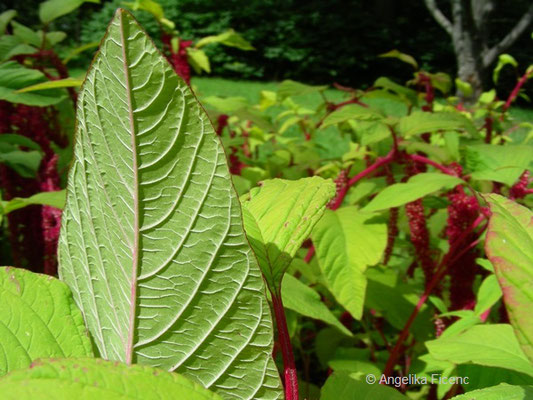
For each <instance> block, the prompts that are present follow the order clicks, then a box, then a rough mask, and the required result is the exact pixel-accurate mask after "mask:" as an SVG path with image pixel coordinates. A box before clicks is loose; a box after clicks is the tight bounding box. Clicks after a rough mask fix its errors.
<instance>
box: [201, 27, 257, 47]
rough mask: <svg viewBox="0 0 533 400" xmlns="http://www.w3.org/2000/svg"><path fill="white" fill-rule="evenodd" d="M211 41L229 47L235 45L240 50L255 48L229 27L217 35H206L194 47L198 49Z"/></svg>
mask: <svg viewBox="0 0 533 400" xmlns="http://www.w3.org/2000/svg"><path fill="white" fill-rule="evenodd" d="M211 43H220V44H223V45H225V46H229V47H236V48H238V49H240V50H255V48H254V47H253V46H252V45H251V44H250V42H248V41H247V40H246V39H244V38H243V37H242V36H241V35H240V34H238V33H237V32H235V31H234V30H233V29H229V30H227V31H226V32H222V33H220V34H218V35H213V36H206V37H204V38H202V39H200V40H199V41H198V43H196V46H195V47H196V48H197V49H199V48H201V47H203V46H205V45H208V44H211Z"/></svg>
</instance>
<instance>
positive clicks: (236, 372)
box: [59, 9, 281, 399]
mask: <svg viewBox="0 0 533 400" xmlns="http://www.w3.org/2000/svg"><path fill="white" fill-rule="evenodd" d="M77 121H78V124H77V131H76V135H77V138H76V145H75V148H74V160H73V164H72V167H71V170H70V173H69V181H68V187H67V204H66V207H65V210H64V213H63V219H62V227H61V235H60V242H59V263H60V266H59V273H60V276H61V278H62V279H63V280H64V281H65V282H67V283H68V284H69V286H70V287H71V288H72V290H73V292H74V294H75V299H76V301H77V303H78V305H79V306H80V308H81V310H82V312H83V315H84V318H85V321H86V323H87V326H88V328H89V330H90V331H91V333H92V336H93V338H94V342H95V344H96V346H97V347H98V350H99V352H100V355H101V356H102V357H103V358H105V359H110V360H118V361H124V362H126V363H132V362H133V363H139V364H147V365H151V366H156V367H161V368H164V369H167V370H170V371H177V372H180V373H182V374H184V375H186V376H190V377H193V378H194V379H195V380H196V381H198V382H200V383H202V384H203V385H204V386H205V387H208V388H211V389H212V390H213V391H215V392H217V393H218V394H220V395H221V396H222V397H224V398H241V399H251V398H254V399H256V398H263V399H271V398H279V397H280V396H281V391H280V380H279V375H278V372H277V371H276V368H275V365H274V363H273V360H272V358H271V352H272V337H273V332H272V323H271V317H270V311H269V308H268V304H267V301H266V298H265V292H264V290H265V289H264V284H263V280H262V278H261V273H260V271H259V268H258V266H257V261H256V259H255V256H254V255H253V253H252V250H251V248H250V245H249V243H248V242H247V240H246V237H245V234H244V230H243V225H242V217H241V211H240V207H239V200H238V198H237V196H236V193H235V191H234V189H233V186H232V183H231V179H230V175H229V171H228V167H227V163H226V157H225V154H224V151H223V149H222V147H221V144H220V141H219V139H218V137H217V136H216V134H215V132H214V130H213V127H212V125H211V123H210V122H209V119H208V117H207V115H206V114H205V112H204V110H203V109H202V107H201V106H200V105H199V103H198V102H197V100H196V98H195V97H194V95H193V94H192V93H191V91H190V89H189V87H188V86H187V85H186V84H185V82H183V80H181V79H180V78H179V77H178V76H177V75H176V74H175V73H174V71H173V69H172V68H171V66H170V65H169V64H168V63H167V61H166V60H165V58H164V57H163V56H162V55H161V54H160V53H159V52H158V51H157V49H156V47H155V46H154V45H153V43H152V42H151V40H150V39H149V38H148V37H147V36H146V35H145V33H144V32H143V30H142V29H141V27H140V26H139V25H138V24H137V23H136V22H135V20H134V19H133V17H132V16H131V15H130V14H129V13H128V12H126V11H124V10H120V9H119V10H118V11H117V13H116V15H115V18H114V19H113V20H112V21H111V24H110V25H109V28H108V31H107V33H106V36H105V38H104V40H103V42H102V45H101V47H100V50H99V53H98V54H97V56H96V58H95V59H94V61H93V64H92V67H91V68H90V70H89V72H88V74H87V78H86V80H85V83H84V84H83V86H82V90H81V92H80V97H79V100H78V113H77Z"/></svg>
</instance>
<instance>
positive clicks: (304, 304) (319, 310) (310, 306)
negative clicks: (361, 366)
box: [281, 274, 352, 336]
mask: <svg viewBox="0 0 533 400" xmlns="http://www.w3.org/2000/svg"><path fill="white" fill-rule="evenodd" d="M281 298H282V300H283V305H284V306H285V307H286V308H289V309H291V310H293V311H296V312H297V313H299V314H301V315H304V316H306V317H310V318H314V319H319V320H321V321H324V322H325V323H327V324H330V325H331V326H334V327H336V328H337V329H338V330H339V331H341V332H342V333H344V334H345V335H348V336H352V333H351V332H350V331H349V330H348V329H346V327H345V326H344V325H343V324H341V323H340V322H339V320H338V319H337V318H336V317H335V315H333V313H332V312H331V311H330V310H329V309H328V307H326V305H325V304H324V303H323V302H322V300H321V298H320V295H319V294H318V293H317V292H315V291H314V290H313V289H312V288H310V287H309V286H307V285H306V284H304V283H302V282H300V281H299V280H298V279H296V278H295V277H293V276H292V275H289V274H285V276H284V277H283V284H282V285H281Z"/></svg>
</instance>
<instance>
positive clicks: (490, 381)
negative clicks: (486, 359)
mask: <svg viewBox="0 0 533 400" xmlns="http://www.w3.org/2000/svg"><path fill="white" fill-rule="evenodd" d="M454 375H457V376H468V378H469V382H468V385H464V386H463V387H464V389H465V390H466V391H467V392H471V391H473V390H478V389H483V388H488V387H491V386H496V385H499V384H501V383H506V384H508V385H519V386H521V385H533V376H530V375H526V374H521V373H519V372H516V371H511V370H509V369H503V368H496V367H486V366H483V365H474V364H463V365H459V366H458V367H457V368H456V370H455V374H454Z"/></svg>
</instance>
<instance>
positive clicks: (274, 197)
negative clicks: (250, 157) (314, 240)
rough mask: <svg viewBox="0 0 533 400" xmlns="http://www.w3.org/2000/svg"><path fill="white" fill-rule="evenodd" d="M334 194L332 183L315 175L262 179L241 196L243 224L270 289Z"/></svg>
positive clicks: (275, 287)
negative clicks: (261, 181) (260, 183)
mask: <svg viewBox="0 0 533 400" xmlns="http://www.w3.org/2000/svg"><path fill="white" fill-rule="evenodd" d="M334 195H335V184H334V183H333V182H332V181H330V180H324V179H322V178H319V177H318V176H315V177H312V178H303V179H300V180H297V181H288V180H283V179H272V180H268V181H264V182H263V183H262V185H261V186H259V187H257V188H254V189H252V190H251V191H250V193H249V194H248V195H246V196H244V200H245V201H243V203H242V206H243V210H244V225H245V228H246V234H247V235H248V239H249V240H250V243H251V245H252V248H253V249H254V252H255V254H256V255H257V259H258V261H259V266H260V267H261V270H262V271H263V275H264V276H265V280H266V281H267V284H268V285H269V288H270V290H271V291H272V292H274V293H277V292H279V289H280V286H281V280H282V278H283V274H284V273H285V270H286V269H287V267H288V266H289V264H290V263H291V260H292V258H293V257H294V255H295V254H296V251H297V250H298V249H299V248H300V247H301V245H302V243H303V242H304V240H305V239H307V238H308V236H309V234H310V233H311V229H313V226H315V224H316V223H317V221H318V220H319V219H320V217H321V216H322V214H323V212H324V210H325V208H326V205H327V203H328V202H329V201H330V200H331V198H332V197H333V196H334Z"/></svg>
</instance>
